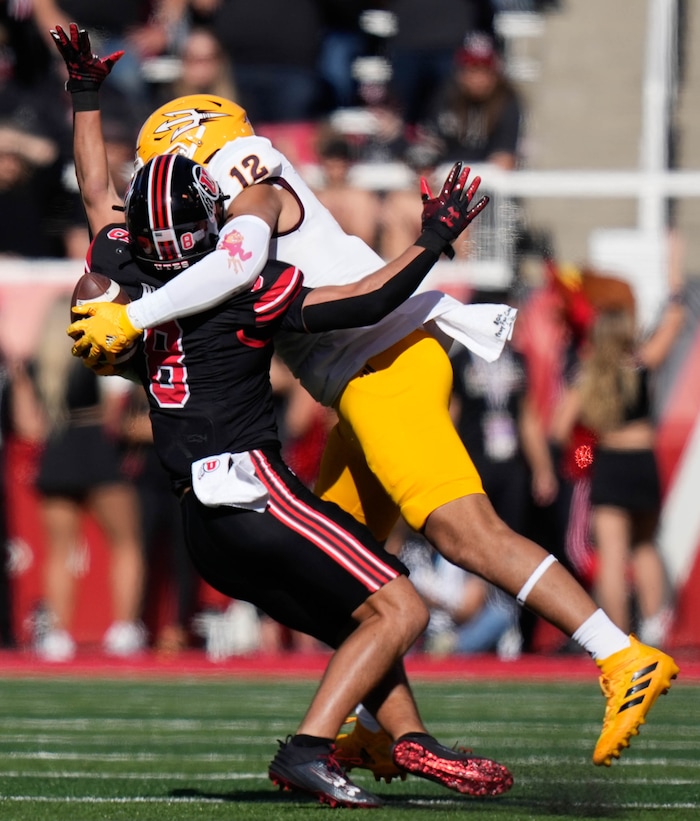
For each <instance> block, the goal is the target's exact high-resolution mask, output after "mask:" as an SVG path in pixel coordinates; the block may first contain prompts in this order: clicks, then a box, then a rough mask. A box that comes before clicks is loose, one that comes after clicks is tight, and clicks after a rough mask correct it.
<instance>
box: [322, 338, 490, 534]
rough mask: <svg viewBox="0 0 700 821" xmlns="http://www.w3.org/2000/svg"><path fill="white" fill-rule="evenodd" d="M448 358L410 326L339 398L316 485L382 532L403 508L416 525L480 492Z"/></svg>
mask: <svg viewBox="0 0 700 821" xmlns="http://www.w3.org/2000/svg"><path fill="white" fill-rule="evenodd" d="M451 390H452V365H451V363H450V360H449V357H448V356H447V354H446V353H445V351H444V350H443V348H442V346H441V345H440V344H439V342H438V341H437V340H436V339H435V338H434V337H432V336H430V335H429V334H428V333H426V332H425V331H423V330H418V331H414V332H413V333H411V334H410V335H409V336H407V337H405V338H404V339H402V340H400V341H399V342H397V343H396V344H395V345H393V346H392V347H391V348H389V349H388V350H386V351H384V352H382V353H381V354H379V355H377V356H374V357H372V359H370V360H369V362H368V363H367V366H366V367H365V368H364V369H363V371H362V373H361V374H358V375H357V376H356V377H355V378H354V379H352V380H350V382H349V383H348V385H347V387H346V388H345V390H344V391H343V393H342V394H341V396H340V399H339V400H338V403H337V405H336V411H337V412H338V417H339V422H338V424H337V425H336V426H335V427H334V428H333V430H332V431H331V433H330V435H329V438H328V444H327V445H326V449H325V451H324V455H323V459H322V463H321V469H320V474H319V478H318V482H317V485H316V492H317V493H318V494H319V495H321V497H322V498H323V499H328V500H329V501H332V502H335V503H336V504H338V505H339V506H340V507H341V508H343V509H344V510H346V511H348V512H349V513H351V514H352V515H353V516H354V517H355V518H356V519H358V520H359V521H361V522H364V523H365V524H367V525H368V527H369V528H370V530H371V531H372V533H373V534H374V536H375V537H376V538H378V539H380V540H383V539H385V538H386V537H387V536H388V534H389V532H390V531H391V529H392V527H393V526H394V524H395V523H396V520H397V519H398V515H399V513H401V514H403V517H404V518H405V519H406V521H407V522H408V524H409V525H410V526H411V527H412V528H413V529H414V530H421V529H422V528H423V526H424V525H425V522H426V520H427V518H428V516H429V515H430V514H431V513H432V512H433V511H434V510H435V509H436V508H438V507H440V506H441V505H443V504H446V503H447V502H450V501H453V500H454V499H458V498H460V497H462V496H467V495H469V494H472V493H483V492H484V490H483V487H482V484H481V478H480V477H479V474H478V472H477V470H476V468H475V466H474V463H473V462H472V460H471V458H470V456H469V454H468V453H467V450H466V448H465V447H464V445H463V444H462V440H461V439H460V437H459V435H458V434H457V431H456V430H455V427H454V425H453V423H452V420H451V418H450V413H449V403H450V394H451Z"/></svg>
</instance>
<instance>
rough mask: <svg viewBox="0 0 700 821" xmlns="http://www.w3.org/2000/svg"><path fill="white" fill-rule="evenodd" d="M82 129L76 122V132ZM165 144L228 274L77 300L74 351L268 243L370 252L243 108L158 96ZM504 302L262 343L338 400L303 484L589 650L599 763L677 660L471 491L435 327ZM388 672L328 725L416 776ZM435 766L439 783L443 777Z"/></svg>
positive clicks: (498, 323)
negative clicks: (208, 182) (194, 192)
mask: <svg viewBox="0 0 700 821" xmlns="http://www.w3.org/2000/svg"><path fill="white" fill-rule="evenodd" d="M57 45H59V42H58V40H57ZM59 50H60V51H61V53H62V54H63V56H64V59H66V64H67V65H68V67H69V73H70V72H71V71H73V75H72V76H74V78H75V79H76V80H79V81H80V83H76V84H74V87H73V92H74V93H73V98H74V109H75V110H76V111H85V110H88V111H90V110H92V111H93V112H94V111H95V110H96V109H97V108H98V88H99V84H100V82H101V81H102V79H104V77H105V76H106V75H107V73H108V71H109V68H107V69H106V70H103V72H102V75H101V76H100V77H99V78H98V82H97V83H96V84H95V82H94V74H95V72H96V69H95V65H94V64H95V60H97V61H98V62H99V63H100V65H102V66H104V65H105V61H99V58H93V60H92V63H91V64H90V65H86V66H83V67H81V66H80V59H79V57H78V58H76V57H74V56H73V55H68V54H67V50H66V49H65V47H64V48H61V45H59ZM108 59H109V58H108ZM84 62H85V61H84ZM98 73H99V72H98ZM86 80H87V81H88V83H90V82H92V87H91V88H86V87H85V85H84V83H85V81H86ZM69 82H70V81H69ZM81 97H82V98H83V99H82V100H81V99H80V98H81ZM86 125H87V126H88V127H89V124H88V123H86ZM94 138H95V135H94V133H91V132H89V131H88V136H87V137H86V139H88V140H89V141H91V140H94ZM171 151H172V152H176V153H184V154H186V155H187V156H189V157H190V158H191V159H194V160H197V161H199V162H202V163H205V164H207V166H208V169H209V171H210V173H212V175H213V176H214V178H215V179H216V181H217V182H218V184H219V185H220V187H221V189H222V190H223V191H224V193H225V194H227V195H228V196H229V197H230V200H229V202H228V204H227V205H228V211H227V213H228V217H229V219H230V220H232V221H233V223H232V224H233V225H235V227H236V230H237V231H238V233H239V234H240V244H239V245H238V246H237V248H236V249H234V250H235V268H236V272H235V273H236V277H232V276H231V271H230V270H224V269H223V268H222V267H221V266H219V267H218V268H216V267H215V266H214V265H213V264H210V265H207V263H208V262H209V258H205V259H204V260H203V261H201V262H198V263H196V264H195V265H194V266H193V267H191V268H189V269H185V270H183V273H181V274H180V275H179V276H177V277H176V278H175V279H173V280H171V281H170V282H169V283H167V284H166V285H165V286H163V287H162V288H161V289H159V290H158V291H156V292H154V293H152V294H149V295H147V296H145V297H144V298H142V299H141V300H138V301H136V302H132V303H131V304H130V305H128V306H115V305H113V304H109V303H102V304H96V305H92V306H86V307H85V308H84V309H83V310H84V312H85V314H86V315H90V316H92V317H93V320H92V326H91V328H90V330H86V332H85V334H84V336H83V337H82V338H81V339H80V340H79V341H78V342H77V343H76V345H75V349H74V350H75V353H76V354H78V355H86V357H87V361H88V362H90V361H92V360H96V359H97V357H98V356H99V355H101V353H102V352H104V353H105V354H107V355H108V356H109V355H114V354H116V353H118V352H119V351H120V350H122V349H123V348H125V347H127V346H128V345H129V344H130V343H131V342H132V341H133V340H135V339H138V338H139V336H140V335H141V334H142V332H143V329H144V328H148V327H152V326H154V325H156V324H159V323H161V322H163V321H165V320H168V319H172V318H175V317H177V316H185V315H189V314H192V313H196V312H198V311H201V310H203V309H205V308H206V307H208V306H210V305H213V304H216V303H217V302H218V301H219V300H221V299H223V298H225V297H226V296H228V295H229V294H230V293H231V292H232V290H233V289H234V288H235V287H236V281H240V280H239V277H240V278H242V279H243V280H246V279H247V280H248V281H252V278H254V277H255V276H256V272H257V271H258V270H260V267H261V266H262V265H263V264H264V261H265V260H266V259H267V257H268V255H273V256H277V258H280V259H285V260H286V261H288V262H292V263H294V264H296V265H298V266H299V267H300V268H301V269H302V270H303V271H304V273H305V277H306V281H307V282H308V284H309V285H312V286H316V285H324V284H326V285H327V284H332V283H333V282H348V281H352V280H356V279H359V278H360V277H362V276H363V275H365V274H366V273H368V271H370V270H372V268H373V267H374V268H375V269H376V268H379V267H381V266H382V265H383V264H384V263H383V260H381V258H379V257H378V256H377V255H376V254H374V253H373V252H372V251H371V249H369V248H368V247H367V246H365V245H364V244H363V243H361V242H360V240H358V239H357V238H355V237H350V236H348V235H346V234H344V232H343V231H342V230H341V229H340V227H339V226H338V225H337V223H335V221H334V220H333V218H332V216H331V215H330V214H329V212H328V211H327V210H326V209H324V208H323V206H322V205H321V204H320V203H319V202H318V200H317V199H316V198H315V196H314V195H313V193H312V192H311V191H310V189H309V188H308V186H307V185H306V184H305V183H304V181H303V180H302V179H301V177H300V176H299V175H298V174H297V173H296V171H295V170H294V169H293V168H292V166H291V165H290V164H289V162H288V161H287V160H286V158H285V157H284V156H283V155H282V154H280V153H279V152H278V151H277V150H276V149H275V148H274V147H273V146H272V145H271V143H270V142H269V141H268V140H266V139H264V138H261V137H257V136H255V134H254V132H253V129H252V126H251V124H250V123H249V122H248V121H247V117H246V116H245V112H244V111H243V110H242V109H241V108H240V107H239V106H237V105H235V104H234V103H232V102H231V101H228V100H223V99H221V98H214V97H210V96H207V95H196V96H194V97H185V98H180V99H177V100H173V101H171V102H170V103H168V104H166V105H164V106H161V108H159V109H158V110H157V111H155V112H154V113H153V114H152V115H151V116H150V117H149V118H148V120H147V121H146V122H145V123H144V125H143V127H142V129H141V132H140V135H139V138H138V148H137V158H138V162H147V161H148V160H149V159H150V158H151V157H152V156H154V155H155V154H159V153H168V152H171ZM79 176H80V175H79ZM83 185H86V186H88V185H89V180H83V181H82V183H81V188H82V186H83ZM83 193H84V196H85V195H86V193H87V191H86V189H83ZM422 193H423V199H424V210H425V212H426V213H431V209H433V208H434V207H435V205H436V203H437V201H438V199H439V195H438V197H437V198H433V197H432V195H431V194H430V192H429V191H428V190H427V186H424V188H423V192H422ZM244 249H245V250H244ZM514 318H515V312H514V311H513V310H512V309H510V308H508V307H507V306H462V305H461V304H459V303H457V302H456V301H455V300H452V299H450V298H449V297H446V296H445V295H443V294H440V293H437V292H427V293H422V294H418V295H415V296H414V297H412V298H411V299H409V300H408V301H407V302H406V303H404V304H403V305H402V306H401V307H400V308H399V309H397V310H396V311H394V312H393V313H392V314H390V315H389V316H388V317H387V318H385V319H384V320H383V321H382V322H380V323H378V325H376V326H372V327H371V328H368V329H356V330H352V331H340V332H331V333H328V334H320V335H319V336H318V337H317V338H312V339H309V338H308V337H306V338H303V339H302V340H300V339H296V338H292V339H280V341H279V344H278V346H277V347H278V351H279V353H280V354H281V355H282V356H283V358H285V359H286V361H287V363H288V364H289V365H290V367H291V369H292V371H293V372H294V373H295V374H296V375H297V376H298V377H299V379H300V380H301V382H302V384H304V386H305V387H306V388H307V390H309V392H310V393H311V394H312V395H313V396H314V397H315V398H316V399H318V400H319V401H321V402H323V403H325V404H328V405H331V406H332V407H334V408H335V410H336V411H337V413H338V417H339V422H338V425H337V426H336V428H335V429H334V430H333V431H332V433H331V436H330V438H329V442H328V446H327V449H326V453H325V455H324V460H323V464H322V467H321V474H320V478H319V482H318V485H317V488H316V489H317V492H319V493H320V495H321V496H322V498H324V499H328V500H331V501H334V502H336V503H337V504H339V505H340V506H341V507H342V508H344V509H345V510H347V511H349V512H350V513H352V514H353V515H354V516H355V518H357V519H358V520H360V521H363V522H365V523H366V524H367V525H368V526H369V528H370V530H372V532H373V533H374V535H375V536H376V537H378V538H380V539H382V538H385V537H386V536H387V534H388V533H389V531H390V529H391V527H392V526H393V524H394V523H395V521H396V520H397V518H398V515H399V513H400V514H402V515H403V517H404V518H405V520H406V521H407V522H408V523H409V524H410V525H411V527H413V529H415V530H417V531H420V532H422V533H423V534H424V535H425V536H426V538H427V539H428V540H429V541H430V542H431V543H432V544H433V545H434V546H435V548H436V549H437V550H438V551H439V552H440V553H441V554H442V555H443V556H445V558H447V559H448V560H450V561H451V562H453V563H454V564H456V565H458V566H460V567H463V568H464V569H465V570H468V571H470V572H473V573H477V574H478V575H480V576H482V577H483V578H485V579H486V580H487V581H489V582H491V583H493V584H495V585H496V586H498V587H500V588H501V589H503V590H505V591H506V592H508V593H510V594H511V595H512V596H514V597H515V598H516V599H517V601H518V602H519V603H520V604H521V605H526V606H527V607H528V608H530V609H531V610H533V611H534V612H535V613H537V614H538V615H540V616H541V617H543V618H545V619H546V620H548V621H549V622H550V623H552V624H553V625H555V626H556V627H558V628H559V629H560V630H561V631H562V632H564V633H565V634H566V635H568V636H571V637H572V638H573V639H574V640H576V641H577V642H578V643H579V644H580V646H581V647H582V648H584V649H585V650H586V651H587V652H588V653H590V655H591V656H592V657H593V658H594V660H595V662H596V664H597V665H598V667H599V668H600V670H601V676H600V684H601V689H602V691H603V694H604V695H605V697H606V699H607V702H606V710H605V716H604V720H603V728H602V732H601V734H600V736H599V738H598V741H597V744H596V746H595V750H594V753H593V762H594V763H595V764H599V765H601V764H604V765H610V763H611V762H612V759H613V758H617V757H619V755H620V753H621V752H622V750H623V749H624V748H625V747H627V746H629V740H630V738H631V737H632V736H633V735H636V734H637V732H638V727H639V726H640V724H642V723H644V721H645V716H646V714H647V713H648V711H649V710H650V709H651V707H652V706H653V704H654V702H655V701H656V699H657V698H658V696H659V695H661V694H662V693H664V692H666V691H667V689H668V687H669V686H670V684H671V680H672V679H673V678H675V677H676V675H677V673H678V668H677V666H676V665H675V663H674V661H673V659H671V658H670V657H669V656H668V655H666V654H665V653H663V652H661V651H660V650H657V649H655V648H652V647H648V646H646V645H643V644H641V643H640V642H639V641H638V640H637V639H636V637H634V636H628V635H625V634H624V633H623V632H622V631H621V630H620V629H619V628H617V627H616V626H615V625H614V624H613V623H612V622H611V620H610V619H609V618H608V616H607V615H606V614H605V613H604V612H603V611H602V610H601V609H599V608H597V606H596V604H595V602H594V601H593V600H592V599H591V597H590V596H589V595H588V593H587V592H586V591H585V590H584V589H583V588H582V587H581V585H579V584H578V582H577V581H576V580H575V579H574V578H573V577H572V576H571V575H570V574H569V572H568V571H567V570H566V569H565V568H564V567H562V565H560V564H559V563H558V562H557V561H556V559H555V557H554V556H552V555H551V554H548V553H547V552H546V551H545V550H544V549H543V548H542V547H540V546H539V545H537V544H535V543H534V542H532V541H530V540H528V539H526V538H524V537H523V536H521V535H519V534H517V533H515V532H513V531H512V530H510V528H508V527H507V526H506V525H505V523H504V522H502V521H501V520H500V519H499V517H498V516H497V515H496V513H495V511H494V510H493V507H492V506H491V504H490V503H489V501H488V499H487V497H486V496H485V494H484V492H483V488H482V486H481V480H480V478H479V475H478V472H477V471H476V469H475V467H474V465H473V463H472V461H471V459H470V457H469V454H468V453H467V451H466V449H465V448H464V446H463V444H462V442H461V440H460V439H459V436H458V435H457V433H456V431H455V428H454V426H453V424H452V421H451V419H450V416H449V411H448V403H449V396H450V390H451V384H452V369H451V363H450V361H449V358H448V356H447V353H446V351H445V349H444V348H443V346H442V344H441V340H443V339H444V338H445V335H447V337H448V338H449V337H452V338H456V339H459V340H460V341H462V342H463V343H464V344H465V345H466V346H467V347H468V348H470V349H471V350H473V351H475V352H476V353H478V354H479V355H481V356H482V357H484V358H485V359H487V360H489V359H494V358H496V357H497V356H498V354H499V353H500V350H501V349H502V346H503V344H504V343H505V342H506V340H507V339H508V338H509V337H510V333H511V330H512V323H513V321H514ZM640 678H641V680H642V681H643V682H644V685H645V686H644V688H643V689H640V688H639V687H638V681H639V679H640ZM396 682H397V683H396V684H395V686H393V687H392V689H391V692H390V693H388V694H387V695H386V697H382V698H381V699H380V700H379V701H378V702H377V703H369V700H368V703H367V704H366V705H365V707H367V708H368V709H369V711H370V712H371V714H372V715H373V716H374V718H376V719H377V721H378V722H379V724H380V725H381V727H383V728H384V730H385V731H388V735H387V734H386V732H384V731H383V730H382V729H381V728H380V727H377V725H376V724H374V725H373V722H372V720H371V719H369V718H368V717H366V718H365V719H364V724H363V723H362V722H358V723H357V725H356V728H355V731H354V732H353V733H351V734H349V736H347V737H346V738H344V739H341V740H340V744H339V754H340V756H341V758H343V757H344V758H345V761H346V763H347V764H350V763H351V762H352V761H355V762H356V763H355V766H358V764H357V757H356V753H357V752H358V749H359V748H360V747H363V748H365V749H366V748H368V747H371V749H372V755H373V757H374V758H375V759H377V760H380V761H381V765H380V767H373V766H369V768H370V769H373V771H374V772H375V775H376V774H381V775H393V774H396V773H397V772H399V771H400V770H399V768H401V769H402V770H405V771H408V772H414V773H416V774H421V775H424V776H425V775H426V771H427V769H428V766H429V765H428V762H427V761H426V760H425V758H421V757H416V758H415V759H414V760H408V759H405V760H400V761H399V760H396V758H395V757H392V755H391V750H390V738H391V737H392V736H393V731H392V727H393V726H395V721H396V720H397V719H398V717H399V716H402V715H405V711H406V710H409V709H410V710H414V711H415V704H414V703H413V699H412V696H411V692H410V689H409V687H408V683H407V681H406V680H405V675H404V674H403V672H402V671H401V674H399V673H397V677H396ZM416 715H417V713H416ZM394 765H398V767H397V766H394ZM443 775H444V774H443ZM435 778H436V780H438V781H439V782H440V783H443V784H446V785H448V780H449V779H447V778H444V777H443V778H441V777H440V775H439V774H437V775H436V776H435Z"/></svg>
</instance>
